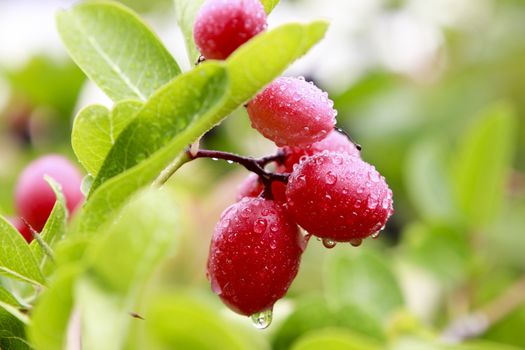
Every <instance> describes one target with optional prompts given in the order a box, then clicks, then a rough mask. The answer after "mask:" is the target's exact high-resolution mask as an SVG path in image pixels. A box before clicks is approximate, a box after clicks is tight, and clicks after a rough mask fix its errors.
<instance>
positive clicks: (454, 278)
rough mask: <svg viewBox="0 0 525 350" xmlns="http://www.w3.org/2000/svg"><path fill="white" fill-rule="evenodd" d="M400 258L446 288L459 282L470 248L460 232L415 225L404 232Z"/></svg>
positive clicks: (420, 224)
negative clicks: (430, 275)
mask: <svg viewBox="0 0 525 350" xmlns="http://www.w3.org/2000/svg"><path fill="white" fill-rule="evenodd" d="M401 251H402V255H403V256H404V257H406V258H408V259H409V260H411V261H412V262H413V263H414V264H416V265H417V266H419V267H423V268H425V269H426V270H428V271H430V272H431V273H433V274H434V275H435V276H436V277H438V278H439V279H440V280H441V281H442V282H443V284H444V285H445V286H446V287H448V288H453V287H454V286H457V284H458V283H461V281H463V279H464V278H465V276H466V274H467V272H468V269H469V264H470V261H469V258H470V256H471V255H470V254H471V251H470V248H469V245H468V241H467V236H466V235H465V234H464V232H462V231H461V230H458V229H454V228H451V227H447V226H445V225H426V224H423V223H414V224H412V225H409V226H408V227H407V229H406V230H405V231H404V233H403V244H402V245H401Z"/></svg>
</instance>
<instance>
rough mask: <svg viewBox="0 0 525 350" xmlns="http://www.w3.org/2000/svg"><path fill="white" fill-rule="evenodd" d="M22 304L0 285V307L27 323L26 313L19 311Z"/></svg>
mask: <svg viewBox="0 0 525 350" xmlns="http://www.w3.org/2000/svg"><path fill="white" fill-rule="evenodd" d="M21 307H22V304H21V303H20V302H19V301H18V300H17V299H16V298H15V297H14V296H13V295H12V294H11V293H10V292H9V291H8V290H7V289H5V288H4V287H2V286H0V309H3V310H5V311H7V312H8V313H10V314H11V315H13V316H14V317H15V318H17V319H18V320H19V321H21V322H23V323H26V324H27V323H29V319H28V317H27V315H26V314H24V313H22V312H21V311H20V308H21Z"/></svg>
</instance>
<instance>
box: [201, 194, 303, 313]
mask: <svg viewBox="0 0 525 350" xmlns="http://www.w3.org/2000/svg"><path fill="white" fill-rule="evenodd" d="M304 244H305V242H304V238H303V237H302V236H301V234H300V233H299V231H298V229H297V225H296V224H295V223H294V222H293V221H292V220H291V219H290V218H289V217H288V214H287V213H286V211H285V210H284V209H283V207H282V206H281V205H280V204H279V203H277V202H275V201H272V200H267V199H263V198H260V197H259V198H244V199H243V200H241V201H240V202H237V203H235V204H233V205H231V206H230V207H228V208H227V209H226V210H225V211H224V212H223V214H222V216H221V218H220V220H219V222H218V223H217V226H216V227H215V233H214V235H213V238H212V241H211V246H210V254H209V257H208V277H209V279H210V282H211V286H212V289H213V291H214V292H215V294H217V295H218V296H219V297H220V298H221V299H222V301H223V302H224V303H225V304H226V305H227V306H228V307H230V308H231V309H232V310H234V311H235V312H237V313H239V314H242V315H246V316H249V315H253V314H256V313H259V312H262V311H265V310H269V309H271V308H272V307H273V305H274V303H275V302H276V301H277V300H278V299H280V298H282V297H283V296H284V295H285V294H286V292H287V290H288V287H289V286H290V284H291V283H292V280H293V279H294V278H295V276H296V274H297V271H298V269H299V262H300V258H301V254H302V252H303V249H304Z"/></svg>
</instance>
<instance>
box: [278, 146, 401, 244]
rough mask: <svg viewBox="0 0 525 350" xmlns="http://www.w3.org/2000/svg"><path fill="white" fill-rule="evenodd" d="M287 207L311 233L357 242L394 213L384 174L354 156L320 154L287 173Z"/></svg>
mask: <svg viewBox="0 0 525 350" xmlns="http://www.w3.org/2000/svg"><path fill="white" fill-rule="evenodd" d="M286 196H287V200H288V202H287V203H288V211H289V212H290V214H291V215H292V216H293V217H294V219H295V220H296V222H297V223H298V224H299V225H300V226H301V227H302V228H304V229H305V230H306V231H308V232H309V233H310V234H312V235H314V236H317V237H320V238H326V239H329V240H332V241H335V242H358V241H359V240H360V239H363V238H366V237H368V236H371V235H373V234H375V233H376V232H378V231H380V230H381V229H382V228H383V227H384V225H385V223H386V221H387V220H388V218H389V217H390V216H391V215H392V213H393V211H394V210H393V206H392V205H393V204H392V191H391V190H390V188H388V185H387V184H386V182H385V179H384V177H382V176H381V175H380V174H379V173H378V172H377V171H376V169H375V168H374V167H373V166H371V165H370V164H368V163H366V162H364V161H363V160H361V158H359V157H356V156H351V155H348V154H344V153H334V152H323V153H320V154H316V155H314V156H312V157H309V158H308V159H306V160H305V161H303V162H302V163H301V164H300V165H298V166H297V167H296V169H295V170H294V171H293V173H292V174H291V176H290V179H289V182H288V186H287V190H286Z"/></svg>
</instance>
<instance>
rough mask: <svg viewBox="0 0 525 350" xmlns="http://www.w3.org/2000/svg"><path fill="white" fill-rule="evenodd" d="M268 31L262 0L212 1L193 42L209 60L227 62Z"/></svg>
mask: <svg viewBox="0 0 525 350" xmlns="http://www.w3.org/2000/svg"><path fill="white" fill-rule="evenodd" d="M264 29H266V13H265V12H264V7H263V6H262V4H261V2H260V1H259V0H208V1H207V2H206V3H205V4H204V5H203V6H202V7H201V9H200V10H199V13H198V14H197V17H196V19H195V25H194V27H193V38H194V39H195V43H196V44H197V47H198V48H199V50H200V52H201V54H202V55H203V56H204V57H205V58H207V59H218V60H223V59H226V58H227V57H228V56H229V55H230V54H231V53H232V52H233V51H235V50H236V49H237V48H238V47H239V46H241V45H242V44H244V43H245V42H246V41H248V40H250V39H251V38H252V37H254V36H255V35H257V34H258V33H260V32H262V31H263V30H264Z"/></svg>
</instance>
